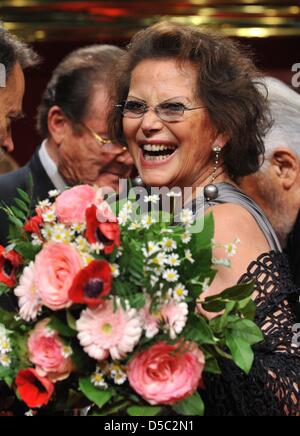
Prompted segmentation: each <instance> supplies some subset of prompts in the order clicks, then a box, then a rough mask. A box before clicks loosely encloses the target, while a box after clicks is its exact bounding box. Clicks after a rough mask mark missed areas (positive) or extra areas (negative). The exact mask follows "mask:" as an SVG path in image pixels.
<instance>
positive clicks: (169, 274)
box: [163, 269, 179, 283]
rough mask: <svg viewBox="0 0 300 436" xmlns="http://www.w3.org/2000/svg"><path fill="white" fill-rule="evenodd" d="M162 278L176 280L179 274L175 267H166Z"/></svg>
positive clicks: (171, 281) (169, 280)
mask: <svg viewBox="0 0 300 436" xmlns="http://www.w3.org/2000/svg"><path fill="white" fill-rule="evenodd" d="M163 278H164V279H165V280H166V281H167V282H170V283H173V282H177V280H178V279H179V274H178V272H177V271H176V270H175V269H166V270H165V272H164V274H163Z"/></svg>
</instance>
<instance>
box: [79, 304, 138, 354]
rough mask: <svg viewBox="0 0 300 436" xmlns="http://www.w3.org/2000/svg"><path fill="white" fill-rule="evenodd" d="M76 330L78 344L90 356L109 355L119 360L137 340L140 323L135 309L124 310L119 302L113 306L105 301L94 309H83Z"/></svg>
mask: <svg viewBox="0 0 300 436" xmlns="http://www.w3.org/2000/svg"><path fill="white" fill-rule="evenodd" d="M115 306H116V307H115ZM114 309H116V310H114ZM77 331H78V332H79V334H78V339H79V341H80V344H81V345H82V347H83V348H84V350H85V352H86V353H87V354H88V355H89V356H90V357H92V358H93V359H96V360H105V359H107V358H108V357H109V355H111V357H112V358H113V359H114V360H120V359H122V358H124V357H125V356H126V354H127V353H131V352H132V351H133V349H134V347H135V346H136V345H137V343H138V342H139V340H140V338H141V335H142V322H141V319H140V316H139V315H138V313H137V311H136V310H135V309H130V308H128V309H127V310H124V309H123V308H122V306H121V304H120V303H119V302H116V304H115V305H114V302H113V301H107V302H106V303H104V304H103V305H101V306H99V307H98V308H97V309H95V310H91V309H86V310H85V311H83V312H82V314H81V317H80V319H79V320H78V321H77Z"/></svg>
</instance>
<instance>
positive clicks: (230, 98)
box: [109, 23, 300, 416]
mask: <svg viewBox="0 0 300 436" xmlns="http://www.w3.org/2000/svg"><path fill="white" fill-rule="evenodd" d="M258 83H259V74H258V71H257V70H256V68H255V66H254V65H253V63H252V61H251V59H250V58H249V56H247V55H246V54H245V53H244V52H243V51H242V50H241V48H240V47H239V45H238V44H237V43H235V42H233V41H231V40H229V39H227V38H226V37H223V36H221V35H218V34H215V33H211V32H208V31H201V30H199V29H198V28H194V27H187V26H180V25H175V24H170V23H161V24H158V25H155V26H152V27H150V28H148V29H146V30H144V31H141V32H139V33H138V34H137V35H136V36H135V37H134V38H133V40H132V42H131V44H130V45H129V48H128V51H127V53H126V54H125V55H124V56H122V58H121V60H120V62H119V63H118V65H117V68H116V77H115V81H113V84H112V85H113V90H114V92H113V104H114V107H113V109H112V111H111V114H110V129H109V135H110V137H112V138H113V139H115V140H116V141H117V142H120V143H122V144H123V145H127V146H128V147H129V151H130V153H131V154H132V156H133V159H134V161H135V164H136V166H137V168H138V170H139V173H140V175H141V178H142V179H143V181H144V183H145V184H147V185H149V186H152V187H157V186H158V187H168V188H174V187H179V188H181V189H182V190H183V189H184V188H191V187H192V188H204V195H205V202H204V203H205V204H204V207H205V210H206V211H211V212H212V214H213V216H214V221H215V237H214V240H215V241H217V242H218V244H226V243H227V242H228V241H230V240H236V239H237V238H238V239H239V240H240V244H239V252H238V256H235V257H234V258H233V260H232V262H231V268H225V267H224V265H216V270H217V274H216V277H215V279H214V281H213V283H212V284H211V286H210V288H209V289H208V290H206V291H205V292H203V293H202V294H201V303H202V304H203V303H205V300H206V299H207V298H208V297H211V296H213V295H216V294H220V292H221V290H222V289H224V287H225V288H226V287H228V288H231V287H232V286H234V285H236V283H238V282H240V281H242V282H249V281H250V282H251V281H253V282H254V283H255V292H254V293H253V300H254V301H255V303H256V305H257V315H256V321H257V323H258V325H259V326H260V327H261V329H262V330H263V331H264V333H265V339H266V340H265V342H264V343H263V344H262V346H261V347H257V349H256V355H255V362H254V366H253V369H252V371H251V373H250V374H249V376H246V377H245V375H243V374H241V372H240V370H239V369H238V368H237V367H236V366H235V365H233V364H232V365H231V364H228V362H226V363H224V362H223V361H222V360H220V362H219V364H220V366H221V367H222V370H223V373H222V376H221V377H218V376H212V377H209V378H207V379H206V381H205V386H206V391H205V396H206V400H207V405H208V407H207V409H206V413H207V414H208V415H221V416H224V415H229V416H233V415H251V416H252V415H263V416H267V415H272V416H273V415H275V416H278V415H279V416H281V415H299V414H300V411H299V403H300V394H299V391H300V389H299V386H300V364H299V357H300V349H299V348H298V349H297V348H295V347H294V345H293V331H292V327H293V323H294V321H295V317H294V314H293V313H292V307H291V306H290V304H289V302H288V299H289V297H290V295H292V294H293V293H294V292H296V289H294V287H293V285H292V282H291V281H290V279H289V272H288V269H287V265H286V262H285V259H284V256H283V255H282V253H281V247H280V244H279V241H278V239H277V237H276V235H275V232H274V230H273V229H272V227H271V225H270V223H269V222H268V220H267V219H266V217H265V216H264V214H263V212H262V211H261V210H260V209H259V208H258V206H257V205H256V204H255V203H253V202H252V201H251V200H250V199H249V198H247V197H246V196H245V195H244V194H243V193H242V192H241V191H239V190H238V189H237V186H236V180H237V179H238V178H239V177H242V176H245V175H247V174H251V173H254V172H256V171H257V170H258V168H259V165H260V162H261V157H262V155H263V154H264V134H265V132H266V131H267V129H268V127H269V126H270V122H269V114H268V111H267V107H266V95H264V93H263V92H261V91H263V90H264V88H263V86H257V85H258ZM194 201H196V202H197V201H198V198H196V197H195V198H194ZM218 244H217V245H216V247H215V249H214V258H215V259H218V258H220V257H222V253H221V252H220V249H219V248H218V246H219V245H218ZM270 250H272V251H270ZM194 267H195V268H197V265H195V266H194ZM200 310H201V308H200ZM214 315H215V314H211V313H208V314H207V317H208V318H209V319H211V318H213V317H214ZM241 334H242V335H243V333H241ZM282 338H284V339H282ZM227 345H228V347H229V348H230V346H231V345H232V344H230V343H227ZM235 348H237V347H235ZM237 351H238V352H239V353H241V354H242V355H243V353H244V352H245V350H243V349H239V350H237ZM290 362H293V363H292V365H291V364H290ZM220 392H222V393H223V394H222V395H220Z"/></svg>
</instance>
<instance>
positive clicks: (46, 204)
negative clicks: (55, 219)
mask: <svg viewBox="0 0 300 436" xmlns="http://www.w3.org/2000/svg"><path fill="white" fill-rule="evenodd" d="M51 206H52V203H51V202H50V200H48V199H47V200H43V201H40V202H39V203H38V207H39V208H41V209H45V208H48V207H51Z"/></svg>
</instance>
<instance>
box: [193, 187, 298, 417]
mask: <svg viewBox="0 0 300 436" xmlns="http://www.w3.org/2000/svg"><path fill="white" fill-rule="evenodd" d="M218 189H219V196H218V198H217V199H216V200H213V201H206V200H205V204H204V206H205V209H206V210H207V209H209V208H211V207H213V206H215V205H218V204H226V203H227V204H228V203H232V204H236V205H239V206H241V207H243V208H245V209H246V210H248V212H249V213H250V214H251V215H252V216H253V217H254V219H255V220H256V222H257V224H258V226H259V227H260V228H261V230H262V232H263V233H264V235H265V237H266V239H267V240H268V242H269V245H270V247H271V250H272V251H270V253H266V254H263V255H261V256H260V257H259V258H258V259H257V260H256V261H254V262H253V263H251V265H249V267H248V271H247V272H246V274H244V276H243V277H242V278H241V279H240V281H239V282H240V283H241V282H248V281H252V280H254V281H255V283H256V285H255V292H254V301H255V303H256V305H257V313H256V323H257V325H258V326H259V327H260V328H261V329H262V331H263V332H264V335H265V340H264V342H262V343H261V344H259V345H257V346H255V348H254V351H255V360H254V365H253V368H252V370H251V372H250V374H249V375H246V374H245V373H243V372H242V371H241V370H240V369H239V368H238V367H237V366H236V365H235V364H234V363H233V362H230V361H228V360H226V361H225V360H224V361H220V362H219V363H220V367H221V369H222V376H215V375H213V376H212V375H206V376H205V389H204V390H203V391H202V392H201V394H202V396H203V398H204V400H205V402H206V415H207V416H300V392H299V391H300V340H299V344H297V341H296V336H295V333H294V331H293V328H294V327H295V325H296V323H297V318H296V313H295V310H294V309H295V304H294V301H295V296H296V295H297V294H298V295H299V290H298V289H297V288H296V286H295V285H294V283H293V281H292V276H291V274H290V267H289V264H288V260H287V257H286V256H285V254H283V253H282V250H281V246H280V243H279V241H278V238H277V236H276V234H275V232H274V230H273V228H272V226H271V224H270V222H269V221H268V219H267V218H266V216H265V215H264V213H263V212H262V210H261V209H260V208H259V207H258V206H257V205H256V204H255V203H254V202H253V201H252V200H251V199H250V198H248V197H247V196H246V195H245V194H244V193H243V192H241V191H239V190H238V189H237V188H236V187H235V186H233V185H230V184H227V183H221V184H219V185H218ZM237 236H238V235H237Z"/></svg>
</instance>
